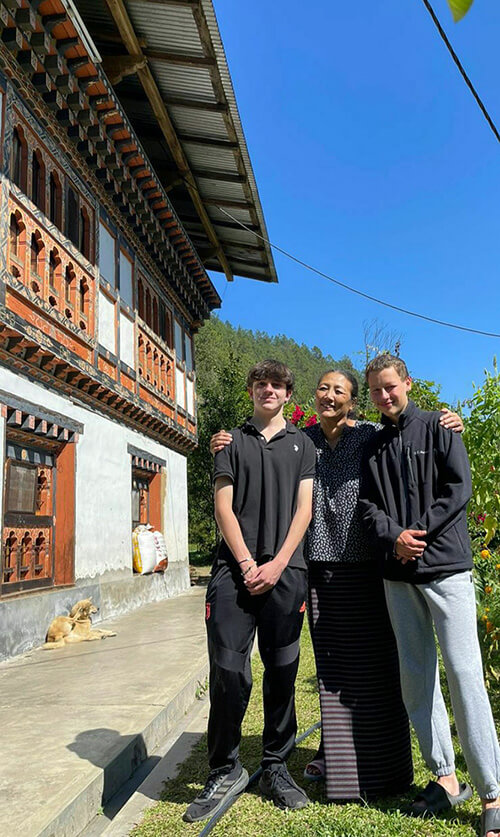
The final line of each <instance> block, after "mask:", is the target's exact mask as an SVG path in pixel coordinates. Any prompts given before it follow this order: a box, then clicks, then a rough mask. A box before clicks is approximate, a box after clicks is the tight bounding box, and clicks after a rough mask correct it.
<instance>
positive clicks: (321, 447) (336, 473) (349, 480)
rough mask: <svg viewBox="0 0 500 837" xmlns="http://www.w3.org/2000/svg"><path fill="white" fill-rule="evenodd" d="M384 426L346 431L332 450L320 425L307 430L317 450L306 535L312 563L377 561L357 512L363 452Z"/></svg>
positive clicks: (367, 425)
mask: <svg viewBox="0 0 500 837" xmlns="http://www.w3.org/2000/svg"><path fill="white" fill-rule="evenodd" d="M380 427H381V425H378V424H372V423H371V422H356V424H355V425H354V427H345V428H344V432H343V433H342V436H341V437H340V439H339V441H338V443H337V445H336V446H335V447H334V448H333V449H332V448H331V447H330V445H329V444H328V442H327V440H326V438H325V435H324V433H323V431H322V430H321V427H320V425H319V424H315V425H313V426H312V427H308V428H305V429H304V432H305V433H307V435H308V436H309V438H310V439H312V441H313V442H314V446H315V448H316V476H315V478H314V499H313V518H312V521H311V524H310V526H309V529H308V530H307V534H306V541H305V546H306V549H305V554H306V558H307V559H308V560H309V561H349V562H358V561H369V560H374V555H373V549H371V550H370V545H369V539H368V536H367V535H366V533H365V530H364V527H363V525H362V523H361V517H360V514H359V510H358V498H359V478H360V474H361V460H362V456H363V449H364V446H365V444H366V443H367V442H368V440H369V439H371V438H372V436H373V434H374V433H375V431H376V430H378V429H380Z"/></svg>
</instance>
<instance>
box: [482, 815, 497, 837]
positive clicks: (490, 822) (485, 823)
mask: <svg viewBox="0 0 500 837" xmlns="http://www.w3.org/2000/svg"><path fill="white" fill-rule="evenodd" d="M488 831H496V832H498V833H499V834H500V808H486V811H483V813H482V814H481V832H480V834H481V837H486V835H487V833H488Z"/></svg>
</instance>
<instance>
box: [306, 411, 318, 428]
mask: <svg viewBox="0 0 500 837" xmlns="http://www.w3.org/2000/svg"><path fill="white" fill-rule="evenodd" d="M317 423H318V416H317V415H316V414H314V415H313V416H309V418H308V419H306V427H312V426H313V424H317Z"/></svg>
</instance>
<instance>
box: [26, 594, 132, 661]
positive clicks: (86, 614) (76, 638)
mask: <svg viewBox="0 0 500 837" xmlns="http://www.w3.org/2000/svg"><path fill="white" fill-rule="evenodd" d="M97 611H98V608H97V607H96V606H95V605H93V604H92V599H82V600H81V601H79V602H77V603H76V604H75V605H73V607H72V608H71V610H70V612H69V616H56V618H55V619H53V620H52V622H51V623H50V625H49V629H48V631H47V636H46V642H45V645H42V648H45V649H47V650H52V649H53V648H62V646H63V645H67V644H69V643H72V642H93V641H94V640H97V639H105V638H106V637H107V636H116V633H115V631H105V630H104V629H102V628H97V629H94V630H92V619H91V615H92V614H93V613H97Z"/></svg>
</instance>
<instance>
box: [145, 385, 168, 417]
mask: <svg viewBox="0 0 500 837" xmlns="http://www.w3.org/2000/svg"><path fill="white" fill-rule="evenodd" d="M139 398H140V399H141V400H142V401H146V403H147V404H151V405H152V406H153V407H156V409H157V410H161V412H162V413H164V414H165V415H169V416H171V417H172V416H173V413H172V409H171V408H169V406H168V405H167V404H165V403H164V402H163V401H161V400H160V399H159V398H157V397H156V396H155V395H154V394H153V393H152V392H150V391H149V389H146V387H143V386H140V385H139Z"/></svg>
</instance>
